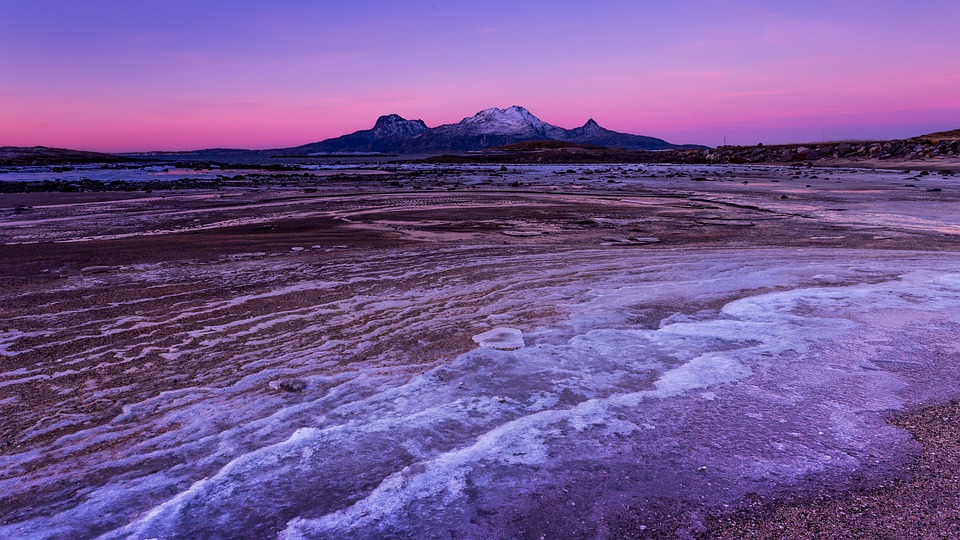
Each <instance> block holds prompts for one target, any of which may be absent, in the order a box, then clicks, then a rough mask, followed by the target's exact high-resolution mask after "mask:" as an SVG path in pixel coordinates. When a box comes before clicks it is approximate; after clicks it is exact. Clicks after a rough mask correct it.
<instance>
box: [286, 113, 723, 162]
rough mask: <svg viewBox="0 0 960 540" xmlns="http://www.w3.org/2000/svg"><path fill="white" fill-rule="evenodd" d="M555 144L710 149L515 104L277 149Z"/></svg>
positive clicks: (393, 121)
mask: <svg viewBox="0 0 960 540" xmlns="http://www.w3.org/2000/svg"><path fill="white" fill-rule="evenodd" d="M536 140H554V141H563V142H571V143H580V144H594V145H598V146H606V147H610V148H622V149H625V150H682V149H701V148H706V147H705V146H698V145H677V144H670V143H668V142H667V141H664V140H663V139H657V138H655V137H645V136H642V135H631V134H629V133H619V132H616V131H612V130H609V129H605V128H603V127H600V125H599V124H597V123H596V122H595V121H594V120H593V119H592V118H591V119H590V120H588V121H587V123H586V124H584V125H583V126H581V127H578V128H574V129H564V128H562V127H559V126H555V125H553V124H548V123H546V122H544V121H543V120H540V119H539V118H537V117H536V116H534V115H533V114H531V113H530V111H528V110H527V109H525V108H523V107H520V106H517V105H514V106H512V107H507V108H506V109H498V108H490V109H485V110H482V111H480V112H478V113H477V114H475V115H473V116H471V117H468V118H464V119H463V120H461V121H460V122H457V123H456V124H443V125H440V126H437V127H433V128H430V127H427V125H426V124H425V123H424V122H423V120H407V119H405V118H403V117H401V116H399V115H396V114H389V115H386V116H381V117H380V118H378V119H377V122H376V124H374V126H373V128H372V129H363V130H360V131H356V132H354V133H351V134H349V135H343V136H340V137H334V138H332V139H326V140H323V141H320V142H316V143H310V144H305V145H303V146H297V147H294V148H283V149H277V150H274V151H273V152H281V153H283V154H286V155H300V156H304V155H325V154H352V153H384V154H431V153H438V152H470V151H475V150H483V149H485V148H491V147H494V146H502V145H506V144H513V143H519V142H526V141H536Z"/></svg>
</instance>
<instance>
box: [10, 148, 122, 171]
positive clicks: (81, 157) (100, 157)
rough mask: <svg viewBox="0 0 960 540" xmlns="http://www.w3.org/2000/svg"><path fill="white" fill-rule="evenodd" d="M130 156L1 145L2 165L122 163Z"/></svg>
mask: <svg viewBox="0 0 960 540" xmlns="http://www.w3.org/2000/svg"><path fill="white" fill-rule="evenodd" d="M124 161H130V158H127V157H123V156H117V155H114V154H101V153H98V152H84V151H82V150H68V149H66V148H47V147H46V146H0V165H3V166H25V165H64V164H77V163H120V162H124Z"/></svg>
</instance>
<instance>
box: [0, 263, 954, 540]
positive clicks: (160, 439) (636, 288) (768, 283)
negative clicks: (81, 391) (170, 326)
mask: <svg viewBox="0 0 960 540" xmlns="http://www.w3.org/2000/svg"><path fill="white" fill-rule="evenodd" d="M391 261H392V262H391V263H389V264H388V263H386V262H384V261H380V263H381V266H377V264H375V261H368V262H366V263H363V264H361V263H357V265H356V267H355V268H352V269H351V270H352V271H351V272H349V273H348V272H343V273H339V274H337V275H339V276H347V275H349V276H352V277H351V278H350V280H352V281H353V283H352V284H351V287H357V286H362V284H363V282H364V280H367V279H372V280H379V279H399V278H398V277H397V276H419V277H418V278H417V280H415V281H417V283H418V285H416V286H413V287H412V288H407V289H401V288H397V289H396V290H393V291H392V292H390V293H387V294H383V295H380V296H377V297H365V296H363V295H362V294H358V295H356V296H353V297H350V298H348V299H345V300H342V301H340V302H339V303H337V304H336V305H333V304H330V305H327V304H324V303H322V302H321V301H319V300H318V301H317V303H316V304H314V305H308V306H306V307H303V308H301V309H299V310H293V311H289V312H283V311H278V312H270V313H265V314H260V315H257V316H254V315H252V314H248V315H247V317H246V318H243V317H238V318H234V319H233V320H220V319H219V318H217V317H213V316H212V315H211V321H210V323H209V324H205V325H204V326H203V327H202V328H201V329H199V330H194V331H192V333H187V334H185V336H184V342H183V346H182V347H180V349H181V350H184V351H188V350H190V349H191V348H197V349H199V350H200V352H204V351H206V352H210V353H212V352H214V351H216V350H218V348H222V347H225V346H227V345H226V344H229V343H230V342H231V340H238V339H242V340H244V342H245V343H246V346H247V347H251V348H252V349H254V350H255V351H256V355H255V356H256V357H255V358H254V357H250V358H246V359H244V361H245V362H246V367H245V368H244V373H242V374H240V375H231V376H227V375H226V374H225V375H223V377H222V378H221V379H219V380H218V381H217V382H216V383H215V384H209V385H205V386H195V387H187V388H182V389H178V390H174V391H169V392H164V393H161V394H160V395H158V396H156V397H153V398H151V399H149V400H147V401H144V402H140V403H131V404H127V405H126V406H125V407H124V409H123V412H122V414H120V415H118V416H117V417H115V418H113V419H112V420H110V421H109V422H106V423H103V424H99V425H94V426H92V427H89V428H81V429H80V430H79V431H77V432H74V433H72V434H69V435H65V436H63V437H61V438H59V439H57V440H56V441H55V442H54V443H52V444H51V445H49V446H48V447H45V448H35V449H32V450H30V451H29V452H25V453H22V454H18V453H15V452H14V453H11V452H7V453H6V454H5V455H3V456H2V457H0V470H2V471H4V472H5V474H4V475H3V476H0V493H8V494H9V493H16V492H19V491H23V490H28V489H43V488H44V486H47V485H49V484H51V483H57V482H64V481H69V482H77V483H78V485H79V486H81V487H80V488H79V489H80V490H79V492H78V494H77V497H76V498H74V499H71V501H73V502H71V501H65V502H61V503H59V504H57V505H52V506H51V510H49V511H47V512H43V513H34V514H31V513H30V512H29V511H25V512H23V513H22V514H20V515H19V517H18V518H17V519H15V520H7V521H6V522H5V523H4V524H0V536H3V537H17V535H24V536H28V537H50V538H53V537H64V536H94V535H96V534H101V535H102V537H103V538H171V537H236V536H257V537H264V536H268V537H269V536H274V535H279V536H281V537H283V538H346V537H353V538H384V537H424V538H426V537H458V536H464V535H467V536H485V535H487V536H493V537H513V536H517V535H519V534H520V533H521V532H524V531H526V532H529V531H535V530H537V527H538V525H537V523H536V522H537V521H544V522H547V521H550V522H562V523H566V524H568V526H569V527H570V528H567V529H565V530H573V528H575V527H581V528H582V529H581V530H586V531H593V534H599V533H597V531H598V530H599V529H600V528H601V527H602V523H604V522H610V521H616V520H617V519H618V518H619V517H621V516H620V514H618V511H619V509H620V508H622V507H623V506H624V505H627V504H644V503H646V502H650V501H654V500H657V499H661V498H669V499H675V500H685V501H690V502H691V503H693V504H696V505H700V506H702V507H704V508H713V507H716V506H718V505H721V504H727V503H734V502H736V501H738V500H739V499H740V498H741V497H742V496H743V495H745V494H747V493H750V492H757V493H769V492H771V491H772V490H775V489H777V488H778V486H784V485H788V486H789V485H802V484H803V483H804V482H810V481H821V480H824V479H830V478H843V477H845V476H846V475H850V474H854V473H857V472H858V471H859V472H862V471H865V470H867V471H869V470H877V469H882V468H883V467H884V466H885V465H890V464H892V463H893V462H895V461H896V460H898V459H901V458H903V457H904V456H905V455H906V454H907V452H909V451H910V450H911V448H912V447H911V445H910V443H909V441H908V438H907V437H906V436H905V435H904V434H902V433H900V432H898V431H897V430H895V429H894V428H892V427H889V426H888V425H887V424H885V423H884V421H883V414H884V412H886V411H889V410H895V409H899V408H902V407H904V406H908V405H910V404H915V403H919V402H922V401H928V400H932V399H942V398H946V397H951V396H954V395H955V391H954V390H953V389H954V388H955V387H956V384H957V383H958V382H960V365H958V364H960V362H957V360H958V356H960V351H958V348H957V346H956V336H957V335H958V332H960V272H958V268H960V265H958V262H960V260H958V258H957V257H956V256H954V255H949V254H948V255H939V254H925V253H909V252H882V251H869V252H867V251H856V250H832V251H818V250H815V249H803V250H788V251H785V250H783V249H777V250H767V249H745V250H737V251H736V252H732V251H726V250H695V249H691V250H674V251H671V252H657V253H651V252H640V251H616V252H611V251H600V250H582V251H575V252H564V253H562V254H560V253H536V252H532V253H518V254H502V253H490V252H486V251H483V250H481V249H448V250H433V251H431V253H430V254H427V253H420V252H410V253H405V254H396V255H395V256H394V257H392V258H391ZM271 264H273V265H274V266H270V265H271ZM275 264H276V263H267V262H262V261H259V262H258V261H249V262H245V263H237V266H238V268H242V270H243V271H244V272H252V273H260V274H263V275H267V274H270V275H277V274H282V273H283V272H294V271H295V270H293V269H289V268H287V269H285V268H278V267H277V266H276V265H275ZM258 265H259V266H258ZM389 265H393V267H390V268H387V266H389ZM445 268H458V269H460V270H459V271H460V272H463V273H468V272H470V271H471V270H479V269H481V268H483V269H484V271H485V272H486V273H485V274H484V278H482V279H475V280H460V279H452V280H450V281H443V280H439V279H436V280H433V279H430V278H429V277H428V276H429V275H434V274H436V275H440V274H443V270H444V269H445ZM341 270H342V269H341ZM238 271H239V270H238ZM156 272H159V273H162V270H156ZM150 276H151V274H150V272H147V271H144V270H143V269H137V270H136V272H133V271H131V275H130V276H129V278H130V279H143V280H150V279H160V278H159V277H156V274H154V277H150ZM388 276H390V277H388ZM345 281H347V279H345V278H341V279H339V280H338V279H337V278H335V277H334V276H333V275H329V276H328V275H322V274H321V275H317V276H315V281H313V282H301V284H300V285H298V286H296V287H295V289H296V290H295V291H290V290H288V289H289V286H288V285H283V284H278V285H276V288H275V290H268V291H267V292H264V293H261V294H259V295H254V296H251V295H246V296H237V297H235V298H226V299H220V300H218V301H217V302H211V303H207V304H202V303H191V302H187V301H184V302H182V303H179V304H177V306H178V309H179V310H180V311H179V312H171V313H167V314H166V315H165V316H166V317H168V318H169V320H181V319H183V318H186V317H190V316H195V315H196V314H197V313H210V314H214V313H216V312H217V310H222V309H226V308H227V307H229V308H230V309H236V308H237V307H238V306H243V305H246V304H248V303H251V302H254V301H257V300H263V299H265V298H267V299H269V298H275V297H276V296H278V295H282V294H291V293H295V294H305V291H309V290H310V289H311V288H312V287H313V288H316V289H318V290H321V289H326V290H334V289H336V288H337V287H342V286H345ZM311 283H312V284H311ZM358 284H359V285H358ZM268 289H269V287H268ZM530 305H535V306H540V305H549V306H550V307H551V308H552V313H551V314H550V315H549V316H543V317H540V318H536V317H532V316H529V317H525V316H520V315H518V313H520V312H521V311H522V309H523V308H524V307H525V306H530ZM347 313H349V314H350V316H351V317H355V320H354V319H351V320H350V321H347V322H346V323H344V324H345V326H344V327H345V328H348V327H350V325H351V324H356V325H357V326H362V325H361V321H368V322H366V323H363V324H366V325H368V326H364V327H363V328H362V331H358V332H357V333H355V334H349V333H346V334H342V335H339V336H337V337H336V338H333V337H329V338H328V339H327V340H320V339H319V337H318V336H320V335H321V334H322V332H323V329H322V328H321V327H322V325H323V324H324V323H331V324H332V323H333V322H336V321H338V320H339V319H337V318H338V317H340V318H342V317H346V315H344V314H347ZM298 321H299V322H300V323H303V324H306V325H307V326H304V327H297V328H298V330H297V331H296V335H294V333H293V332H292V331H291V330H288V326H287V325H291V324H294V323H297V322H298ZM100 322H101V323H102V325H103V327H104V328H112V327H116V326H117V325H119V324H121V323H124V324H136V325H144V326H145V328H146V327H149V325H151V324H154V323H158V322H164V321H149V320H139V321H108V320H103V321H100ZM214 322H216V323H217V324H213V323H214ZM314 323H316V324H317V326H316V327H314V326H311V325H312V324H314ZM501 325H509V327H508V328H509V329H517V330H516V332H517V334H514V333H510V332H507V334H509V335H504V336H494V337H499V338H501V339H502V338H504V337H506V338H511V337H512V338H517V337H519V338H520V339H521V340H522V341H521V343H524V342H525V345H526V346H525V347H523V348H516V349H515V350H498V348H484V347H480V348H475V349H472V350H467V352H463V353H461V354H458V355H453V356H451V357H449V358H444V359H441V361H439V362H437V363H435V364H432V365H430V366H426V367H424V368H420V367H411V366H412V364H404V363H403V362H402V361H401V360H402V359H401V358H400V356H402V355H400V353H399V352H398V350H396V349H393V348H391V347H389V346H387V347H386V348H379V349H378V348H376V347H372V346H370V344H369V343H368V342H369V341H371V340H373V339H374V338H371V337H370V335H371V333H372V334H373V335H375V336H376V337H375V339H376V341H378V342H380V343H390V342H391V340H400V339H407V338H409V337H410V335H411V334H413V335H414V337H416V334H418V333H423V335H424V336H428V335H432V334H431V332H436V331H437V328H438V327H439V328H440V332H441V333H443V334H447V335H449V336H453V335H455V334H456V333H457V332H459V333H461V334H463V335H462V336H460V339H463V340H464V341H467V342H469V340H470V338H471V337H472V336H477V337H480V336H483V335H484V334H489V333H490V332H494V333H496V332H497V330H496V329H497V328H498V327H501ZM11 332H14V331H11ZM520 332H522V334H520ZM478 334H479V335H478ZM518 334H519V335H518ZM238 335H239V336H241V337H237V336H238ZM303 336H307V337H308V338H316V339H315V340H312V339H300V340H299V341H297V340H296V339H295V338H296V337H299V338H302V337H303ZM488 337H490V336H488ZM19 338H20V336H19V335H17V334H16V333H8V334H5V335H3V336H0V342H2V343H4V344H5V345H4V347H5V349H4V351H5V352H4V354H5V355H9V354H15V353H16V351H18V349H17V347H16V341H17V340H18V339H19ZM424 339H426V338H424ZM481 341H482V340H481ZM293 342H296V343H295V344H291V343H293ZM468 348H469V347H466V348H465V349H468ZM505 348H511V349H513V347H505ZM344 350H363V351H366V353H365V354H364V355H358V357H357V358H356V359H355V360H354V361H353V362H352V363H350V364H349V365H347V366H341V367H342V369H340V370H333V371H324V369H321V368H323V367H325V366H326V367H329V366H333V365H337V362H338V358H341V357H342V355H343V351H344ZM183 354H186V352H184V353H183ZM65 369H66V366H65ZM31 376H32V374H31V373H29V372H13V373H5V374H4V375H3V379H2V380H0V383H3V384H29V381H30V380H31ZM290 378H296V380H297V381H304V382H305V384H304V385H303V386H297V387H296V391H291V392H286V393H284V392H279V391H278V390H277V385H273V386H272V387H271V384H270V383H268V381H271V382H272V381H277V380H287V379H290ZM38 429H39V428H38ZM134 433H136V434H137V437H139V438H136V437H135V438H134V439H133V440H134V442H124V441H126V440H127V438H128V437H132V436H133V434H134ZM98 445H100V446H98ZM114 445H119V446H114ZM117 448H120V449H122V451H118V450H117ZM81 450H83V456H84V457H83V461H84V463H82V464H81V463H80V459H81V458H80V457H79V456H80V455H81ZM13 472H15V473H16V474H12V473H13ZM94 478H95V480H94ZM78 499H79V500H80V503H77V502H76V500H78ZM558 501H562V504H563V506H562V507H560V506H558V504H559V503H558ZM571 503H573V504H571ZM534 516H536V517H534Z"/></svg>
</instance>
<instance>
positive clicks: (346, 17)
mask: <svg viewBox="0 0 960 540" xmlns="http://www.w3.org/2000/svg"><path fill="white" fill-rule="evenodd" d="M0 13H2V20H3V31H2V32H0V146H2V145H13V146H34V145H44V146H58V147H67V148H77V149H84V150H100V151H115V152H116V151H136V150H186V149H198V148H210V147H232V148H276V147H284V146H294V145H299V144H304V143H308V142H314V141H318V140H322V139H325V138H328V137H333V136H338V135H342V134H345V133H349V132H352V131H356V130H358V129H367V128H370V127H372V126H373V123H374V121H375V120H376V118H377V117H378V116H379V115H382V114H389V113H397V114H400V115H401V116H403V117H405V118H410V119H413V118H422V119H423V120H424V121H425V122H426V123H427V125H428V126H436V125H438V124H444V123H451V122H457V121H459V120H460V119H462V118H463V117H465V116H471V115H473V114H474V113H476V112H477V111H479V110H481V109H485V108H488V107H501V108H502V107H507V106H510V105H514V104H516V105H522V106H524V107H526V108H528V109H529V110H530V111H531V112H532V113H533V114H535V115H537V116H538V117H540V118H541V119H542V120H544V121H546V122H550V123H552V124H556V125H559V126H562V127H566V128H572V127H576V126H579V125H582V124H583V123H584V122H585V121H586V120H587V119H588V118H591V117H592V118H594V119H596V120H597V122H599V123H600V125H602V126H604V127H606V128H609V129H614V130H617V131H623V132H627V133H635V134H641V135H650V136H655V137H661V138H664V139H666V140H668V141H670V142H675V143H699V144H706V145H710V146H716V145H718V144H721V143H722V142H723V139H724V137H726V139H727V141H728V142H729V143H730V144H756V143H758V142H764V143H768V144H770V143H783V142H802V141H819V140H821V139H822V138H826V139H827V140H835V139H843V138H859V139H866V138H900V137H909V136H913V135H919V134H922V133H928V132H931V131H940V130H946V129H955V128H960V54H957V51H958V50H960V31H958V29H957V25H958V21H960V1H958V0H928V1H925V2H918V3H907V2H903V1H887V0H871V1H867V0H864V1H859V0H854V1H844V0H833V1H816V0H815V1H798V0H792V1H789V2H771V1H731V0H726V1H708V0H699V1H694V0H690V1H667V0H662V1H657V2H646V1H622V2H621V1H602V0H595V1H593V2H589V3H588V2H581V1H569V2H568V1H562V0H553V1H543V2H540V1H531V2H524V1H522V0H514V1H498V0H487V1H484V2H438V1H424V2H420V1H407V2H404V1H399V0H397V1H361V0H356V1H352V2H318V1H282V0H278V1H276V2H260V1H257V2H254V1H246V0H235V1H231V2H195V1H189V2H188V1H168V0H165V1H162V2H160V1H133V0H125V1H96V0H90V1H77V0H70V1H63V0H32V1H29V2H27V1H15V0H3V6H2V10H0Z"/></svg>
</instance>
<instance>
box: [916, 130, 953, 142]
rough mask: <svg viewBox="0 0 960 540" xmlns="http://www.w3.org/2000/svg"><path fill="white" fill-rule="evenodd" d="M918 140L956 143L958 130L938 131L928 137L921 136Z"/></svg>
mask: <svg viewBox="0 0 960 540" xmlns="http://www.w3.org/2000/svg"><path fill="white" fill-rule="evenodd" d="M917 138H918V139H930V140H936V141H956V140H960V129H951V130H950V131H938V132H936V133H930V134H928V135H921V136H919V137H917Z"/></svg>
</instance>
